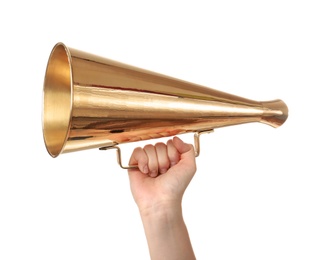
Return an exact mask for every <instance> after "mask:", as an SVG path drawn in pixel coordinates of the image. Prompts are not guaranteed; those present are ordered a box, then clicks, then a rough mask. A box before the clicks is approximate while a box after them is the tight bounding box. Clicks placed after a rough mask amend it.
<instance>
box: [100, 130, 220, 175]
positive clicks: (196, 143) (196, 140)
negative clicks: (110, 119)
mask: <svg viewBox="0 0 318 260" xmlns="http://www.w3.org/2000/svg"><path fill="white" fill-rule="evenodd" d="M213 131H214V130H213V129H210V130H203V131H198V132H195V134H194V153H195V157H198V156H199V155H200V135H201V134H208V133H211V132H213ZM110 149H115V150H116V151H117V162H118V164H119V166H120V167H121V168H122V169H124V170H129V169H138V166H137V165H129V166H123V164H122V159H121V150H120V148H119V147H118V146H117V145H114V146H105V147H101V148H99V150H110Z"/></svg>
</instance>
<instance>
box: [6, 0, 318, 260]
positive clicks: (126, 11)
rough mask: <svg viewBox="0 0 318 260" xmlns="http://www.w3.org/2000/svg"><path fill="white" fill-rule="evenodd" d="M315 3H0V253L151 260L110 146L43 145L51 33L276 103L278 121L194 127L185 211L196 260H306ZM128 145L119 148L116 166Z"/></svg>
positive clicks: (311, 241)
mask: <svg viewBox="0 0 318 260" xmlns="http://www.w3.org/2000/svg"><path fill="white" fill-rule="evenodd" d="M316 3H317V1H308V0H301V1H293V0H288V1H287V0H285V1H284V0H273V1H272V0H267V1H252V0H250V1H247V0H243V1H234V0H233V1H85V2H84V1H65V0H63V1H59V0H56V1H32V0H31V1H11V2H9V1H2V2H1V4H0V26H1V27H0V28H1V42H0V47H1V48H0V64H1V73H0V75H1V77H0V79H1V90H0V91H1V102H0V106H1V107H0V108H1V110H0V111H1V121H0V122H1V128H0V131H1V132H0V133H1V143H0V149H1V157H0V161H1V165H0V259H1V260H9V259H21V260H22V259H32V260H36V259H41V260H44V259H45V260H49V259H59V260H62V259H63V260H64V259H68V260H70V259H76V260H79V259H95V260H98V259H112V260H115V259H138V260H139V259H149V256H148V248H147V244H146V240H145V237H144V233H143V227H142V224H141V221H140V218H139V214H138V210H137V207H136V206H135V204H134V201H133V199H132V196H131V194H130V189H129V183H128V177H127V173H126V171H124V170H122V169H121V168H120V167H119V166H118V165H117V162H116V155H115V152H114V151H99V150H97V149H96V150H89V151H85V152H78V153H71V154H63V155H61V156H59V157H58V158H55V159H53V158H51V157H50V156H49V155H48V153H47V152H46V149H45V145H44V142H43V138H42V126H41V108H42V86H43V79H44V72H45V68H46V63H47V60H48V56H49V54H50V52H51V49H52V48H53V46H54V45H55V44H56V43H57V42H60V41H61V42H64V43H65V44H66V45H68V46H70V47H73V48H77V49H80V50H83V51H87V52H91V53H95V54H97V55H100V56H103V57H107V58H111V59H114V60H117V61H121V62H124V63H128V64H131V65H134V66H138V67H141V68H145V69H148V70H152V71H156V72H159V73H163V74H166V75H169V76H173V77H176V78H180V79H183V80H187V81H190V82H194V83H198V84H201V85H205V86H208V87H211V88H214V89H218V90H221V91H225V92H228V93H232V94H235V95H239V96H242V97H246V98H249V99H253V100H272V99H276V98H279V99H282V100H284V101H285V102H286V104H287V105H288V107H289V118H288V120H287V121H286V123H285V124H284V125H283V126H281V127H280V128H277V129H275V128H272V127H270V126H267V125H263V124H258V123H255V124H246V125H241V126H233V127H228V128H222V129H217V130H216V131H215V132H214V133H213V134H209V135H204V136H202V148H201V155H200V156H199V157H198V159H197V165H198V171H197V174H196V176H195V178H194V179H193V181H192V182H191V184H190V186H189V188H188V189H187V191H186V194H185V197H184V204H183V207H184V217H185V221H186V223H187V226H188V229H189V233H190V236H191V240H192V244H193V247H194V250H195V253H196V255H197V258H198V259H200V260H206V259H207V260H209V259H244V260H247V259H253V260H255V259H271V260H274V259H279V260H281V259H289V260H290V259H306V260H311V259H318V209H317V207H318V177H317V174H318V167H317V159H318V158H317V146H318V140H317V139H318V138H317V130H318V127H317V114H318V106H317V84H318V77H317V76H318V30H317V29H318V18H317V17H318V15H317V12H318V8H317V5H316ZM180 137H182V138H183V139H184V140H185V141H189V142H191V141H192V135H190V136H188V135H185V136H180ZM135 146H139V143H134V144H133V145H132V147H130V146H127V147H126V146H125V148H123V149H124V150H125V151H126V150H127V152H126V153H127V157H126V156H124V157H125V158H124V160H125V162H126V161H127V160H128V158H129V154H130V152H131V151H132V149H133V147H135Z"/></svg>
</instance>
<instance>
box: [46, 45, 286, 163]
mask: <svg viewBox="0 0 318 260" xmlns="http://www.w3.org/2000/svg"><path fill="white" fill-rule="evenodd" d="M287 117H288V108H287V106H286V104H285V103H284V102H283V101H282V100H272V101H265V102H258V101H253V100H250V99H246V98H242V97H239V96H235V95H232V94H228V93H224V92H221V91H218V90H214V89H211V88H207V87H204V86H200V85H198V84H193V83H190V82H186V81H183V80H179V79H176V78H172V77H168V76H165V75H161V74H158V73H154V72H151V71H148V70H144V69H140V68H136V67H133V66H130V65H126V64H122V63H119V62H116V61H113V60H109V59H106V58H103V57H99V56H96V55H93V54H89V53H86V52H83V51H79V50H76V49H72V48H68V47H67V46H65V45H64V44H63V43H57V44H56V45H55V46H54V48H53V50H52V52H51V54H50V57H49V60H48V64H47V68H46V74H45V79H44V87H43V111H42V124H43V137H44V141H45V146H46V149H47V151H48V153H49V154H50V155H51V156H52V157H57V156H58V155H59V154H61V153H66V152H73V151H81V150H85V149H93V148H99V149H109V148H115V149H117V152H118V161H119V164H120V166H121V167H122V168H124V169H127V168H131V166H127V167H125V166H122V164H121V158H120V149H119V147H118V145H119V144H121V143H129V142H136V141H140V140H147V139H153V138H160V137H167V136H173V135H179V134H182V133H189V132H193V133H195V147H196V155H198V154H199V135H200V134H201V133H205V132H210V131H212V130H213V129H215V128H219V127H225V126H233V125H238V124H244V123H251V122H260V123H265V124H268V125H270V126H273V127H278V126H280V125H282V124H283V123H284V122H285V121H286V119H287Z"/></svg>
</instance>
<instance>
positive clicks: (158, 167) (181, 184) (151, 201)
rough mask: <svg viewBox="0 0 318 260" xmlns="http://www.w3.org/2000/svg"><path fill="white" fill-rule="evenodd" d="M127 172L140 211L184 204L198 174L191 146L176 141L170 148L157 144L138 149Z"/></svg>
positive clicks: (170, 141)
mask: <svg viewBox="0 0 318 260" xmlns="http://www.w3.org/2000/svg"><path fill="white" fill-rule="evenodd" d="M129 164H130V165H138V170H136V169H132V170H128V172H129V179H130V186H131V191H132V194H133V197H134V199H135V202H136V203H137V205H138V207H139V210H140V211H143V210H144V209H147V208H149V207H153V206H158V205H166V204H171V203H177V204H181V200H182V196H183V194H184V191H185V190H186V188H187V186H188V185H189V183H190V181H191V179H192V178H193V176H194V174H195V172H196V163H195V153H194V149H193V146H192V145H191V144H186V143H184V142H183V141H182V140H181V139H180V138H178V137H174V138H173V139H172V140H169V141H168V142H167V144H164V143H157V144H156V145H146V146H145V147H144V148H140V147H138V148H136V149H135V150H134V151H133V153H132V155H131V158H130V161H129Z"/></svg>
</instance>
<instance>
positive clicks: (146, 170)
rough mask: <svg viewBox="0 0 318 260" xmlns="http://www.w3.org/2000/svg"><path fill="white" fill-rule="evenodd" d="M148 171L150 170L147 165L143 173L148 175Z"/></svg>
mask: <svg viewBox="0 0 318 260" xmlns="http://www.w3.org/2000/svg"><path fill="white" fill-rule="evenodd" d="M148 171H149V169H148V166H147V165H146V166H145V167H144V168H143V170H142V172H143V173H148Z"/></svg>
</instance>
